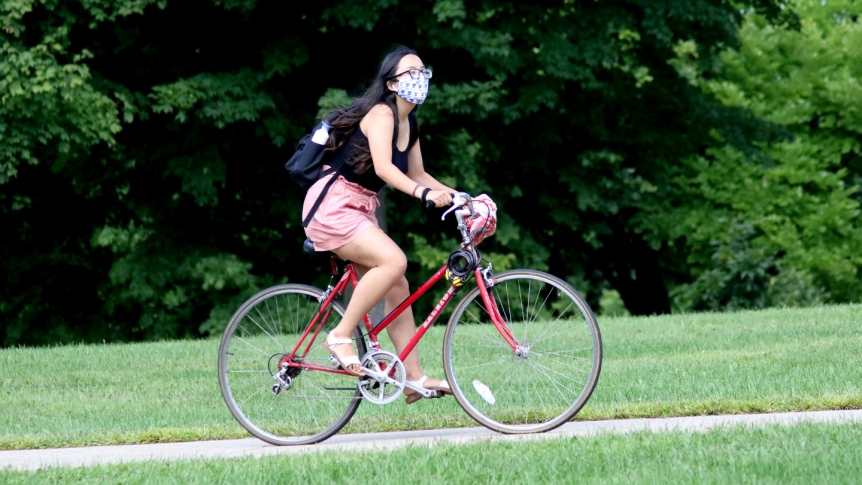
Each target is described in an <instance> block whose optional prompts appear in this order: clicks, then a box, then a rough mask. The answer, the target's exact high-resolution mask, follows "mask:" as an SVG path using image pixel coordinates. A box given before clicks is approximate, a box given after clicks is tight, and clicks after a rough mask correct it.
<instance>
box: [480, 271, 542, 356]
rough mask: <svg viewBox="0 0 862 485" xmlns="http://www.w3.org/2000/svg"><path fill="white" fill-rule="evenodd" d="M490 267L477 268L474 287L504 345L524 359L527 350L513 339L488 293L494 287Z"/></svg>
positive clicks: (492, 297)
mask: <svg viewBox="0 0 862 485" xmlns="http://www.w3.org/2000/svg"><path fill="white" fill-rule="evenodd" d="M490 273H491V266H490V265H489V266H488V268H485V269H483V268H482V267H477V268H476V270H475V278H476V285H477V286H478V287H479V293H480V294H481V295H482V301H484V302H485V308H487V309H488V315H489V316H490V317H491V321H492V322H493V323H494V327H496V328H497V331H498V332H500V335H501V336H502V337H503V339H504V340H506V343H507V344H509V346H510V347H512V352H513V353H514V354H515V356H516V357H520V358H526V357H527V356H528V355H529V349H528V348H525V347H523V346H522V345H521V344H520V342H518V339H517V338H515V335H514V334H513V333H512V331H511V330H510V329H509V326H508V325H506V321H505V320H504V319H503V316H502V315H501V314H500V309H499V307H498V306H497V302H496V300H495V299H494V295H493V294H491V292H490V291H488V289H489V288H493V287H494V285H496V282H495V281H494V278H493V277H491V276H490Z"/></svg>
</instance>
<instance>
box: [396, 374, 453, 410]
mask: <svg viewBox="0 0 862 485" xmlns="http://www.w3.org/2000/svg"><path fill="white" fill-rule="evenodd" d="M427 380H428V376H422V377H420V378H419V379H417V380H415V381H407V382H408V383H410V384H411V385H413V386H416V387H421V388H423V389H428V390H429V391H437V397H443V396H446V395H448V394H452V388H450V387H449V383H448V382H446V381H440V385H438V386H437V387H425V381H427ZM423 397H424V396H422V393H420V392H419V391H413V394H410V395H408V396H407V400H406V402H407V404H413V403H414V402H416V401H418V400H420V399H422V398H423Z"/></svg>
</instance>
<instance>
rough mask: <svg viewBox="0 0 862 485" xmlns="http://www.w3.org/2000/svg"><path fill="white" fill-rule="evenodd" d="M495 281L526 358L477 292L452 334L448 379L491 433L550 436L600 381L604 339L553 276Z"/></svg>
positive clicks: (584, 306) (526, 273)
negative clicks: (504, 333) (490, 314)
mask: <svg viewBox="0 0 862 485" xmlns="http://www.w3.org/2000/svg"><path fill="white" fill-rule="evenodd" d="M493 280H494V281H496V284H495V285H494V286H492V287H489V288H488V292H489V294H491V295H493V296H494V300H495V303H496V306H497V309H498V311H499V313H500V315H501V316H502V318H503V320H504V321H505V322H506V324H507V325H508V326H509V329H510V330H511V331H512V333H513V335H514V337H515V338H516V339H517V340H518V342H520V344H521V345H522V346H523V347H524V349H525V350H526V352H525V353H524V352H522V355H521V356H517V355H516V353H515V352H514V350H513V348H512V346H511V345H509V344H508V343H507V342H506V340H505V339H504V338H503V336H502V335H501V333H500V332H499V331H498V330H497V328H496V327H495V326H494V324H493V323H492V322H491V320H490V317H489V314H488V309H487V308H485V303H484V301H483V299H482V297H481V296H480V291H479V288H478V287H476V288H474V289H473V290H472V291H471V292H469V293H468V294H467V295H465V297H464V298H463V300H461V302H460V303H459V304H458V306H457V307H456V308H455V310H454V311H453V314H452V317H451V318H450V320H449V324H448V325H447V327H446V330H445V335H444V339H443V368H444V370H445V373H446V379H447V380H448V381H449V385H450V386H451V387H452V390H453V394H454V397H455V399H456V400H457V401H458V404H459V405H460V406H461V407H462V408H463V409H464V411H465V412H466V413H467V414H468V415H470V416H471V417H472V418H473V419H475V420H476V421H477V422H478V423H480V424H482V425H483V426H485V427H487V428H490V429H492V430H494V431H498V432H500V433H506V434H521V433H541V432H545V431H550V430H552V429H554V428H557V427H559V426H560V425H562V424H564V423H566V422H567V421H569V420H571V419H572V418H573V417H574V416H575V415H576V414H577V413H578V412H579V411H580V410H581V408H583V406H584V405H585V404H586V403H587V401H588V400H589V398H590V396H591V395H592V392H593V390H594V389H595V387H596V384H597V382H598V378H599V374H600V373H601V364H602V340H601V333H600V331H599V326H598V323H597V322H596V317H595V314H594V313H593V311H592V309H591V308H590V306H589V304H588V303H587V302H586V300H584V298H583V297H582V296H581V295H580V294H579V293H578V292H577V291H576V290H575V289H574V288H572V287H571V286H570V285H569V284H567V283H566V282H565V281H563V280H561V279H559V278H557V277H555V276H552V275H550V274H547V273H544V272H541V271H534V270H511V271H505V272H502V273H500V274H497V275H495V276H494V278H493ZM483 395H484V396H485V397H483Z"/></svg>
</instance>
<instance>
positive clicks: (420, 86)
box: [397, 74, 428, 104]
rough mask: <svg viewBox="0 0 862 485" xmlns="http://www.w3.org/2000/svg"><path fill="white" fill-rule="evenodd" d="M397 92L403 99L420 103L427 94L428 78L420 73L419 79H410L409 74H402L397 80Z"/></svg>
mask: <svg viewBox="0 0 862 485" xmlns="http://www.w3.org/2000/svg"><path fill="white" fill-rule="evenodd" d="M397 94H398V96H401V97H402V98H403V99H404V100H405V101H410V102H411V103H415V104H422V102H423V101H425V98H426V97H427V96H428V79H426V78H425V76H423V75H422V74H420V75H419V79H410V76H404V77H403V78H401V79H399V80H398V92H397Z"/></svg>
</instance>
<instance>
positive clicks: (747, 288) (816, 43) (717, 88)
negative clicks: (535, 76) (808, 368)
mask: <svg viewBox="0 0 862 485" xmlns="http://www.w3.org/2000/svg"><path fill="white" fill-rule="evenodd" d="M795 11H796V12H797V13H798V15H799V17H800V19H801V28H800V29H799V30H788V29H782V28H776V27H775V26H773V25H772V24H771V23H770V22H769V21H768V19H766V18H765V17H764V16H762V15H759V14H758V13H757V12H756V11H749V12H748V13H747V14H746V21H745V23H744V26H743V28H742V31H741V40H742V46H741V48H740V49H739V50H738V51H726V52H724V53H722V55H721V64H720V69H717V70H716V72H717V74H718V75H717V76H714V77H712V78H708V79H705V78H692V79H693V80H694V82H695V83H697V84H698V85H699V86H700V87H701V88H702V89H703V90H704V91H705V92H707V93H708V94H710V95H714V96H715V97H717V98H718V99H720V100H721V101H722V102H723V103H725V104H726V105H729V106H738V107H742V108H745V109H748V110H751V111H752V112H753V113H755V114H756V115H758V116H761V117H763V118H765V119H767V120H769V121H771V122H773V123H776V124H779V125H782V126H785V127H787V129H788V130H789V131H791V132H792V133H793V135H794V139H793V140H792V141H786V142H783V143H777V144H774V145H771V146H763V147H762V155H763V156H762V157H760V158H754V159H752V157H750V156H747V155H746V154H745V153H743V152H741V151H740V150H738V149H735V148H733V147H730V146H725V147H722V148H714V149H710V150H707V151H706V152H705V153H704V154H703V155H699V156H694V157H690V158H688V159H686V160H685V163H684V167H683V169H682V170H681V171H680V174H679V178H678V181H679V184H680V186H681V188H682V191H681V193H680V195H681V196H682V197H683V198H686V199H687V202H686V203H679V199H677V205H676V206H675V207H671V205H673V203H670V202H669V201H666V202H668V203H667V204H666V205H665V206H664V207H662V210H659V211H656V212H657V213H658V214H660V215H659V216H657V217H655V218H654V220H653V224H654V226H653V227H661V228H662V231H661V232H660V235H659V236H658V238H660V239H672V240H682V244H684V245H685V247H686V248H687V250H688V251H687V252H688V253H689V255H688V262H689V264H690V265H691V269H692V274H693V276H694V281H693V282H692V283H691V284H690V285H683V286H680V287H679V288H678V289H677V295H678V296H679V298H678V300H679V305H680V306H681V307H683V308H689V309H720V308H727V307H731V308H733V307H737V308H738V307H758V306H772V305H812V304H818V303H821V302H847V301H856V300H858V298H859V297H860V295H862V286H860V285H862V281H861V280H860V278H859V269H860V264H862V259H860V250H862V227H860V226H862V224H860V223H862V219H860V209H859V201H860V195H859V183H860V180H862V178H860V175H862V174H860V168H862V158H860V149H862V144H860V135H862V110H860V106H862V105H860V101H859V100H860V99H862V84H860V82H862V52H860V50H859V49H858V46H859V45H860V43H862V26H860V24H859V22H858V16H859V14H860V12H862V6H860V5H859V4H857V3H856V2H852V1H846V2H845V1H832V0H830V1H829V2H820V1H817V2H804V3H800V4H799V5H798V6H796V8H795Z"/></svg>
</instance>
